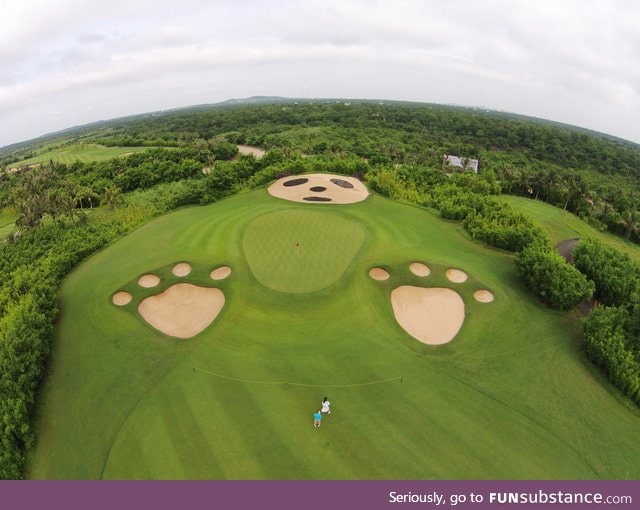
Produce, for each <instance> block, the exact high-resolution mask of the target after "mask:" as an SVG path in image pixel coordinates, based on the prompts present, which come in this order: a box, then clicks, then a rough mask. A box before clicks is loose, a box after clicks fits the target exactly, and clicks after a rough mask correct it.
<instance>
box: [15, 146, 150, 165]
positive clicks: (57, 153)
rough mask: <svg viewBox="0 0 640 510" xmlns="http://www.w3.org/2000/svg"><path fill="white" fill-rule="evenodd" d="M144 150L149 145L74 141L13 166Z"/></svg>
mask: <svg viewBox="0 0 640 510" xmlns="http://www.w3.org/2000/svg"><path fill="white" fill-rule="evenodd" d="M146 150H149V147H105V146H104V145H99V144H97V143H76V144H72V145H66V146H63V147H56V148H53V149H52V150H50V151H44V152H42V153H41V154H38V155H37V156H34V157H32V158H29V159H25V160H24V161H19V162H18V163H15V164H14V166H27V165H36V164H39V163H47V162H49V161H55V162H56V163H64V164H71V163H73V162H75V161H81V162H83V163H86V162H88V161H104V160H107V159H111V158H115V157H117V156H125V155H128V154H133V153H134V152H141V151H146Z"/></svg>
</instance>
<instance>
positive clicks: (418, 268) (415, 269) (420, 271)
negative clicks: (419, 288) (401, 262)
mask: <svg viewBox="0 0 640 510" xmlns="http://www.w3.org/2000/svg"><path fill="white" fill-rule="evenodd" d="M409 269H410V271H411V272H412V273H413V274H414V275H416V276H429V275H430V274H431V269H429V266H426V265H424V264H423V263H422V262H414V263H413V264H410V265H409Z"/></svg>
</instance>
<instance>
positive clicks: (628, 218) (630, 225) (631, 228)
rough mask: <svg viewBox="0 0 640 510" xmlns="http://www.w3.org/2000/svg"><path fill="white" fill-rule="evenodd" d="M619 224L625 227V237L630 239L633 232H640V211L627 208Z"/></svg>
mask: <svg viewBox="0 0 640 510" xmlns="http://www.w3.org/2000/svg"><path fill="white" fill-rule="evenodd" d="M618 225H621V226H622V227H623V228H624V237H625V239H630V238H631V235H632V234H636V233H638V232H640V212H638V210H637V209H627V210H626V211H625V212H624V214H623V217H622V219H620V220H618Z"/></svg>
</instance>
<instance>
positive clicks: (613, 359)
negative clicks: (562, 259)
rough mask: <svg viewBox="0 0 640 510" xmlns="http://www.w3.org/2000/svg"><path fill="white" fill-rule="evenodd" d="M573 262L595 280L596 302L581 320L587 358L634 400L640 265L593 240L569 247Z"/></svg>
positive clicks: (639, 363)
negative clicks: (588, 313) (593, 308)
mask: <svg viewBox="0 0 640 510" xmlns="http://www.w3.org/2000/svg"><path fill="white" fill-rule="evenodd" d="M573 257H574V261H575V265H576V267H577V268H578V269H580V271H582V272H583V273H584V274H585V275H587V276H588V277H589V278H591V279H592V280H593V281H594V282H595V285H596V292H595V297H596V299H597V300H598V301H599V302H600V303H602V304H603V305H605V306H598V307H596V309H595V310H594V311H593V312H592V313H591V315H589V317H588V318H587V320H586V321H585V325H584V336H585V346H586V351H587V355H588V356H589V359H590V360H591V361H593V362H594V363H595V364H596V365H598V366H599V367H601V368H602V369H603V370H604V372H605V373H606V375H607V377H608V378H609V379H610V380H611V382H613V383H614V384H615V385H616V386H618V387H619V388H620V389H621V390H622V391H624V392H625V393H626V394H627V395H628V396H629V397H630V398H632V399H633V400H635V402H637V403H640V265H639V264H638V263H636V262H634V261H633V260H631V259H630V258H629V257H628V256H627V255H625V254H623V253H620V252H618V251H617V250H614V249H612V248H608V247H606V246H605V245H603V244H602V243H601V242H598V241H596V240H594V239H585V240H583V241H581V242H580V243H578V245H577V246H576V247H575V248H574V250H573Z"/></svg>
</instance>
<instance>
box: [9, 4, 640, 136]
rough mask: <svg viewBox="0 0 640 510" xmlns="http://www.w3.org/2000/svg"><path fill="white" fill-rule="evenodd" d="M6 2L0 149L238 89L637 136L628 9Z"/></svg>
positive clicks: (633, 35)
mask: <svg viewBox="0 0 640 510" xmlns="http://www.w3.org/2000/svg"><path fill="white" fill-rule="evenodd" d="M8 2H9V6H8V8H7V9H6V11H7V18H6V20H5V25H6V26H8V27H11V28H10V29H9V30H5V31H4V32H0V59H2V61H3V63H5V72H4V73H3V74H2V75H0V113H2V119H0V123H2V124H0V128H1V129H0V145H3V144H5V143H9V142H11V141H17V140H16V138H15V137H16V136H25V137H31V136H35V135H37V134H42V132H43V131H42V130H51V129H60V128H65V127H68V125H69V124H71V123H74V122H89V121H92V120H95V119H96V118H98V117H100V118H109V117H113V116H115V115H124V114H128V113H137V112H142V111H145V110H144V109H145V108H151V109H162V108H168V107H176V106H186V105H189V104H192V102H193V101H195V102H215V101H219V100H224V99H227V98H228V97H239V96H241V95H242V94H243V93H246V94H274V95H297V96H305V95H307V96H315V97H320V96H324V97H327V96H347V95H348V96H351V97H363V98H364V97H383V96H384V97H386V98H387V99H411V100H421V101H432V102H455V103H461V104H470V105H477V104H482V105H484V106H489V107H492V108H497V109H508V110H512V111H516V112H519V113H525V114H529V115H536V116H543V117H548V118H551V119H554V120H560V121H564V122H569V123H571V122H575V123H578V122H579V123H581V125H584V126H585V127H590V128H594V129H602V130H608V131H612V130H613V133H614V134H618V135H620V136H626V137H629V138H633V137H634V136H635V139H636V140H637V139H638V135H637V134H636V128H635V125H634V124H635V123H634V122H633V121H632V120H631V119H630V112H636V114H637V111H638V108H639V105H640V91H639V90H638V86H639V85H638V84H640V68H639V67H638V66H635V65H632V64H633V63H634V62H636V61H638V58H639V57H640V34H639V33H638V31H637V27H636V26H635V25H634V22H633V20H634V19H638V17H640V7H639V6H636V4H635V2H633V1H622V0H620V1H617V2H607V1H596V0H590V1H577V0H565V1H563V2H554V3H550V2H540V1H538V2H534V1H531V0H525V1H520V2H517V3H514V2H510V1H507V0H487V1H485V2H476V1H472V0H458V1H455V2H441V1H439V0H437V1H436V0H425V1H410V0H398V1H395V2H383V1H364V0H357V1H354V0H352V1H346V0H341V1H338V0H324V1H315V2H311V1H309V0H303V1H293V0H282V1H279V2H268V1H264V0H249V1H245V2H237V1H230V0H219V1H216V2H206V1H195V0H183V1H182V2H179V3H177V2H173V1H171V2H170V1H168V0H157V1H155V2H147V1H142V0H139V1H130V0H129V1H125V0H114V1H113V2H109V3H96V4H94V3H93V2H89V3H87V2H82V1H80V0H61V1H60V2H56V3H53V4H51V3H50V2H45V1H34V2H16V1H15V0H8ZM145 89H146V90H147V93H146V94H145V93H144V90H145ZM114 105H118V106H117V108H115V107H114ZM37 111H41V112H42V113H43V117H44V118H50V119H51V122H44V121H43V122H38V123H33V121H32V119H33V118H35V117H36V115H35V112H37ZM54 112H58V113H54ZM585 112H587V113H585ZM28 119H30V120H28ZM65 119H66V120H65ZM614 120H615V121H614ZM9 125H11V128H10V129H8V128H7V126H9ZM17 126H22V127H21V128H20V129H18V128H17ZM38 130H39V131H38Z"/></svg>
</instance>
